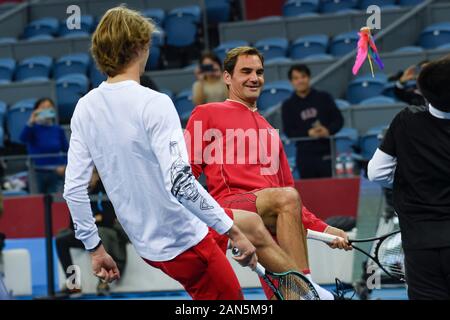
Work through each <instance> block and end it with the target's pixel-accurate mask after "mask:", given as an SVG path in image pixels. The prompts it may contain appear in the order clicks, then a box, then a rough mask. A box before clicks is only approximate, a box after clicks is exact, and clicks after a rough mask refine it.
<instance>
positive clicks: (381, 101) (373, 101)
mask: <svg viewBox="0 0 450 320" xmlns="http://www.w3.org/2000/svg"><path fill="white" fill-rule="evenodd" d="M395 103H397V102H396V100H395V99H394V98H391V97H386V96H382V95H379V96H375V97H371V98H367V99H364V100H362V101H360V102H359V105H362V106H384V105H392V104H395Z"/></svg>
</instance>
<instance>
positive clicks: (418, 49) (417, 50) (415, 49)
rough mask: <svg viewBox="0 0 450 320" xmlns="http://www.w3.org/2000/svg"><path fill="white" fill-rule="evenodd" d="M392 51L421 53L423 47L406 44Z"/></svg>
mask: <svg viewBox="0 0 450 320" xmlns="http://www.w3.org/2000/svg"><path fill="white" fill-rule="evenodd" d="M393 52H403V53H421V52H423V48H422V47H418V46H406V47H401V48H398V49H395V50H394V51H393Z"/></svg>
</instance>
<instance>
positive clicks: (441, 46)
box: [436, 43, 450, 50]
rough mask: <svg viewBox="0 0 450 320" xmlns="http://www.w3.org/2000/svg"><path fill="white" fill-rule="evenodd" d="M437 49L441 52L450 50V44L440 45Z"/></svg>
mask: <svg viewBox="0 0 450 320" xmlns="http://www.w3.org/2000/svg"><path fill="white" fill-rule="evenodd" d="M436 49H439V50H449V49H450V43H446V44H443V45H440V46H439V47H437V48H436Z"/></svg>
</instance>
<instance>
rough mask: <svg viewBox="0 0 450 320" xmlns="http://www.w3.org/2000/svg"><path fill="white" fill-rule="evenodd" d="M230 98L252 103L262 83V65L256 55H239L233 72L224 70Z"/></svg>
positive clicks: (258, 93) (257, 95)
mask: <svg viewBox="0 0 450 320" xmlns="http://www.w3.org/2000/svg"><path fill="white" fill-rule="evenodd" d="M224 81H225V84H227V85H228V86H229V91H230V99H232V100H238V101H243V102H246V103H249V104H254V103H255V102H256V100H258V98H259V95H260V94H261V90H262V87H263V85H264V67H263V64H262V61H261V59H260V58H259V57H258V56H257V55H240V56H239V57H238V58H237V61H236V65H235V67H234V70H233V73H232V74H230V73H228V72H227V71H225V72H224Z"/></svg>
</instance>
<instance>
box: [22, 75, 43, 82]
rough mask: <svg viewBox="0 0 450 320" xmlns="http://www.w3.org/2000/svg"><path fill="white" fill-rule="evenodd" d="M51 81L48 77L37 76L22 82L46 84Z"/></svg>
mask: <svg viewBox="0 0 450 320" xmlns="http://www.w3.org/2000/svg"><path fill="white" fill-rule="evenodd" d="M49 80H50V79H49V78H48V77H42V76H36V77H29V78H26V79H24V80H22V82H23V83H29V82H45V81H49Z"/></svg>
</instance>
